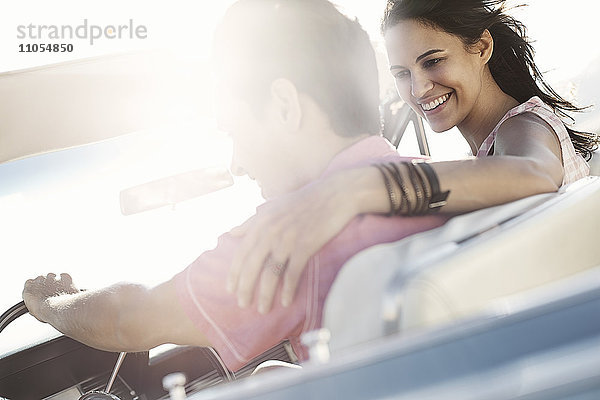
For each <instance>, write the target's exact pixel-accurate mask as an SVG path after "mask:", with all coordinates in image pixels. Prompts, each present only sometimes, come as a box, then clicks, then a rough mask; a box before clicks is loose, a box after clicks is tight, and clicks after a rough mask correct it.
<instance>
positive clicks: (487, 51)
mask: <svg viewBox="0 0 600 400" xmlns="http://www.w3.org/2000/svg"><path fill="white" fill-rule="evenodd" d="M475 46H476V48H477V52H478V53H479V57H480V59H481V60H482V61H483V64H484V65H485V64H487V63H488V61H490V58H492V54H493V53H494V38H493V37H492V34H491V33H490V31H488V30H487V29H486V30H484V31H483V33H482V34H481V38H480V39H479V41H478V42H477V44H476V45H475Z"/></svg>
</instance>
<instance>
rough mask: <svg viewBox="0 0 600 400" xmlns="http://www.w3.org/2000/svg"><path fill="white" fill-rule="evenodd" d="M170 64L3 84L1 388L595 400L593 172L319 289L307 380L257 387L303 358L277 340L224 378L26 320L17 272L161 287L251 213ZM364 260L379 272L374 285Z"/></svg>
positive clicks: (422, 140)
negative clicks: (104, 347) (318, 322)
mask: <svg viewBox="0 0 600 400" xmlns="http://www.w3.org/2000/svg"><path fill="white" fill-rule="evenodd" d="M164 60H165V58H164V57H162V56H157V55H156V54H153V53H144V54H133V55H132V54H125V55H119V56H110V57H100V58H94V59H86V60H81V61H73V62H67V63H61V64H56V65H50V66H45V67H38V68H33V69H27V70H20V71H15V72H9V73H3V74H0V98H2V99H4V100H3V104H2V107H0V220H2V225H3V229H2V232H1V233H0V243H1V246H2V251H1V252H0V253H2V255H0V260H1V262H2V264H3V265H2V268H3V278H4V279H3V295H2V297H1V303H0V306H2V307H3V308H4V309H6V310H7V311H6V312H5V313H4V314H3V315H2V318H1V321H0V330H1V331H2V332H0V397H3V398H6V399H13V400H14V399H52V400H71V399H74V400H76V399H79V398H81V399H104V398H113V399H114V398H119V399H122V400H125V399H130V400H133V399H140V400H142V399H143V400H154V399H165V398H169V397H170V398H172V399H181V398H185V397H186V396H187V397H188V398H190V399H275V398H277V399H279V398H287V399H306V398H344V399H389V398H463V399H496V398H497V399H592V398H593V399H597V398H600V250H599V248H598V243H599V239H600V208H599V207H598V204H600V178H598V177H597V176H590V177H589V178H586V179H583V180H581V181H579V182H576V183H574V184H572V185H569V186H567V187H564V188H562V189H561V190H560V191H559V192H557V193H552V194H545V195H539V196H533V197H530V198H526V199H522V200H520V201H516V202H513V203H510V204H506V205H502V206H498V207H493V208H490V209H485V210H480V211H477V212H473V213H469V214H466V215H462V216H458V217H454V218H452V219H451V220H450V221H449V222H448V223H447V224H446V225H444V226H442V227H440V228H438V229H435V230H432V231H428V232H424V233H422V234H418V235H415V236H413V237H410V238H407V239H405V240H403V241H400V242H397V243H391V244H386V245H380V246H376V247H373V248H370V249H367V250H366V251H364V252H362V253H359V254H358V255H356V256H355V257H354V258H352V259H351V260H350V261H349V262H348V263H347V264H346V265H345V266H344V268H343V270H342V272H341V273H340V275H339V277H338V278H337V280H336V282H335V284H334V286H333V288H332V290H331V292H330V294H329V297H328V300H327V304H326V310H325V313H324V321H323V325H324V328H323V329H322V330H320V331H317V332H312V333H311V337H308V338H306V340H307V343H309V347H310V350H311V351H310V354H311V359H310V361H309V362H308V363H306V364H305V365H303V366H302V368H301V369H297V368H283V367H282V368H276V369H273V370H268V371H266V372H264V373H261V374H257V375H256V376H252V377H249V376H250V375H251V374H252V373H253V371H255V369H256V367H257V366H259V365H261V364H263V365H264V362H267V361H273V360H276V361H284V362H286V363H292V364H293V363H296V362H297V359H295V356H294V354H293V352H292V351H291V350H290V346H289V345H288V344H287V343H285V342H284V343H281V344H280V345H278V346H276V347H275V348H273V349H271V350H269V351H268V352H266V353H264V354H263V355H261V356H260V357H258V358H257V359H255V360H253V361H252V362H251V363H249V364H248V365H247V366H246V367H244V368H243V369H242V370H240V371H238V372H236V373H233V372H231V371H228V370H227V368H225V366H224V365H223V363H222V362H221V360H220V358H219V356H218V354H217V353H216V352H215V351H214V350H212V349H210V348H195V347H181V346H161V347H160V348H157V349H153V350H152V351H150V352H149V353H136V354H129V355H126V356H125V355H122V354H116V353H108V352H103V351H99V350H95V349H92V348H89V347H87V346H85V345H83V344H81V343H78V342H76V341H74V340H72V339H70V338H68V337H65V336H62V335H60V334H59V333H58V332H56V331H54V330H53V329H50V328H49V327H48V326H45V325H44V324H41V323H39V322H38V321H36V320H34V319H33V318H32V317H30V316H28V315H27V310H26V309H25V307H24V305H23V304H22V303H19V300H20V292H21V290H22V285H23V282H24V280H25V279H27V278H30V277H32V276H36V275H39V274H41V273H46V272H49V271H51V270H57V269H58V270H63V271H64V270H70V269H71V268H77V267H76V266H78V265H82V266H81V267H79V269H77V270H76V271H75V272H74V273H73V275H74V278H75V280H76V282H79V284H80V285H81V286H82V287H84V288H85V287H94V286H98V285H104V284H108V283H111V282H112V281H113V279H119V280H121V279H129V280H133V281H138V282H142V283H147V284H153V283H157V282H160V281H161V280H163V279H165V278H168V277H170V276H172V275H173V274H174V273H176V272H177V271H178V270H179V269H181V268H182V267H183V266H185V265H187V264H188V263H189V262H190V261H191V260H193V259H194V258H195V257H196V256H197V254H198V253H199V252H200V251H202V250H204V248H203V247H202V246H205V248H209V247H210V246H211V245H213V244H214V241H215V239H216V237H217V235H218V234H219V233H221V232H224V231H226V230H227V229H229V228H231V227H232V226H234V224H236V223H239V222H240V221H241V220H243V219H244V218H245V217H247V216H249V215H250V214H251V213H252V210H253V209H254V207H255V206H256V205H257V204H258V203H259V202H260V196H259V194H258V190H257V189H256V188H255V187H254V186H253V185H252V184H251V183H250V182H249V181H245V180H243V179H237V178H236V183H235V185H232V184H233V180H232V178H231V176H230V175H229V173H228V172H227V170H226V169H225V168H224V167H223V165H225V164H226V163H227V161H228V160H227V158H228V142H227V141H228V139H227V138H225V137H224V136H222V135H220V134H219V133H218V132H217V130H216V127H214V125H213V124H212V122H211V120H210V118H209V117H208V116H207V115H202V114H197V112H196V111H195V110H202V109H206V108H207V102H208V100H207V98H206V97H204V95H203V94H202V93H205V91H202V90H196V89H197V88H198V87H200V86H202V85H204V84H205V82H202V81H200V80H199V78H194V77H196V76H198V75H199V74H195V73H192V71H198V69H200V68H202V66H201V65H185V66H182V65H180V64H177V65H175V64H171V63H169V62H165V61H164ZM129 71H135V73H132V72H129ZM181 76H185V77H187V78H189V79H186V85H182V84H181V80H178V79H175V78H176V77H181ZM23 110H27V112H26V113H24V112H23ZM382 110H383V115H384V120H385V131H384V134H385V135H386V137H388V139H390V141H391V142H392V143H393V144H395V145H396V146H398V145H400V146H402V145H403V143H406V142H407V141H410V142H411V143H414V146H415V151H417V152H419V153H421V154H424V155H430V154H429V149H430V147H433V146H430V143H429V142H428V139H430V140H431V138H430V135H428V133H427V132H426V131H425V128H424V127H423V124H422V122H421V121H420V120H419V118H418V117H417V116H416V115H414V114H413V113H411V112H410V110H409V109H408V108H407V107H405V106H404V105H403V104H402V103H401V101H400V100H398V99H394V98H392V99H390V100H389V101H387V102H386V103H385V104H384V105H383V107H382ZM181 121H185V124H183V123H182V122H181ZM597 128H598V127H596V130H597ZM191 149H193V151H192V150H191ZM433 156H434V157H435V154H433ZM598 159H600V156H598V155H597V154H596V156H595V157H594V158H593V159H592V160H591V165H592V171H593V175H598V174H599V173H600V168H599V165H598ZM240 198H243V199H244V202H243V204H241V203H240V202H239V199H240ZM236 199H238V200H237V202H236ZM219 205H221V207H218V206H219ZM222 205H227V206H226V207H223V206H222ZM225 210H228V211H227V212H226V211H225ZM231 210H235V212H232V211H231ZM190 221H202V222H203V225H204V226H205V227H206V229H205V231H202V232H199V231H198V229H197V226H196V225H197V224H196V223H193V222H190ZM131 265H135V266H136V267H127V266H131ZM165 265H166V266H170V267H165ZM365 265H369V266H371V265H377V268H378V270H379V271H380V273H379V274H378V276H377V277H376V278H373V277H370V278H369V279H366V278H365V277H364V276H363V274H364V271H365V270H366V268H364V266H365ZM170 268H171V269H170ZM350 310H351V314H352V315H350ZM148 329H152V327H148ZM272 364H277V363H272Z"/></svg>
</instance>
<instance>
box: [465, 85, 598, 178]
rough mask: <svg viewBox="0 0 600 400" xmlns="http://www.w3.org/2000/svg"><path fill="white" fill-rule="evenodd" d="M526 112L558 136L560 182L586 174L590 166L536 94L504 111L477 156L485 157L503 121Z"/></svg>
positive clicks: (550, 110) (561, 125)
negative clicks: (560, 160) (561, 178)
mask: <svg viewBox="0 0 600 400" xmlns="http://www.w3.org/2000/svg"><path fill="white" fill-rule="evenodd" d="M526 112H530V113H533V114H535V115H537V116H538V117H540V118H541V119H543V120H544V121H545V122H546V123H548V124H549V125H550V126H551V127H552V129H553V130H554V133H555V134H556V136H557V137H558V141H559V143H560V151H561V154H562V163H563V169H564V176H563V181H562V184H563V185H566V184H569V183H571V182H575V181H576V180H578V179H581V178H584V177H586V176H588V175H589V173H590V167H589V165H588V164H587V163H586V162H585V160H584V159H583V157H581V156H580V155H579V154H577V153H576V152H575V148H574V147H573V143H571V139H570V137H569V133H568V132H567V128H566V127H565V124H564V123H563V122H562V121H561V119H560V118H559V117H558V116H557V115H556V114H554V111H553V110H552V108H550V107H549V106H548V105H547V104H545V103H544V102H543V101H542V100H541V99H540V98H539V97H537V96H534V97H532V98H531V99H529V100H527V101H526V102H525V103H522V104H519V105H518V106H516V107H515V108H513V109H511V110H509V111H508V112H507V113H506V115H505V116H504V117H503V118H502V119H501V120H500V122H498V124H497V125H496V127H495V128H494V130H493V131H492V133H490V134H489V136H488V137H487V138H485V140H484V141H483V143H482V144H481V146H480V147H479V150H478V151H477V157H485V156H488V155H489V152H490V149H491V148H492V146H493V145H494V143H495V142H496V134H497V133H498V129H499V128H500V125H502V124H503V123H504V121H506V120H507V119H509V118H511V117H514V116H515V115H519V114H523V113H526Z"/></svg>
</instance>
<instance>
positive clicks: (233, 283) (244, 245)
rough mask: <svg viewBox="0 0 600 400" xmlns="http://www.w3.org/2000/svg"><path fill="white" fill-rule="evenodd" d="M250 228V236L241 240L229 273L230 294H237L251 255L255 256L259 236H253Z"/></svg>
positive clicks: (228, 285)
mask: <svg viewBox="0 0 600 400" xmlns="http://www.w3.org/2000/svg"><path fill="white" fill-rule="evenodd" d="M248 222H249V221H248ZM249 227H250V225H249ZM249 227H248V228H245V229H248V234H246V235H244V237H243V238H242V239H241V242H240V245H239V246H238V248H237V249H236V251H235V254H234V255H233V260H232V262H231V266H230V268H229V273H228V274H227V291H228V292H229V293H235V292H236V290H237V288H238V283H239V280H240V273H241V272H242V270H243V269H244V268H246V265H247V264H248V259H249V255H251V254H254V251H255V248H256V245H257V242H256V241H257V235H256V234H253V230H252V229H250V228H249Z"/></svg>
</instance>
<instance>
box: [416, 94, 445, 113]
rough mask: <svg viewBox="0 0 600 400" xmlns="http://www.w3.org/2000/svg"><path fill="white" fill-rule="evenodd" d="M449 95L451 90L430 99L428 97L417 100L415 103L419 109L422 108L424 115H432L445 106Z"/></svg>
mask: <svg viewBox="0 0 600 400" xmlns="http://www.w3.org/2000/svg"><path fill="white" fill-rule="evenodd" d="M451 96H452V92H450V93H446V94H444V95H442V96H439V97H436V98H434V99H432V100H430V99H428V100H426V101H419V102H417V103H418V104H419V106H420V107H421V110H423V112H424V113H425V115H432V114H436V113H438V112H440V111H442V110H443V109H444V108H445V107H446V104H447V102H448V100H450V97H451Z"/></svg>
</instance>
